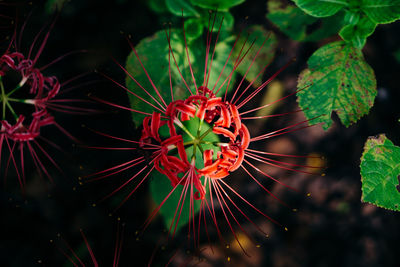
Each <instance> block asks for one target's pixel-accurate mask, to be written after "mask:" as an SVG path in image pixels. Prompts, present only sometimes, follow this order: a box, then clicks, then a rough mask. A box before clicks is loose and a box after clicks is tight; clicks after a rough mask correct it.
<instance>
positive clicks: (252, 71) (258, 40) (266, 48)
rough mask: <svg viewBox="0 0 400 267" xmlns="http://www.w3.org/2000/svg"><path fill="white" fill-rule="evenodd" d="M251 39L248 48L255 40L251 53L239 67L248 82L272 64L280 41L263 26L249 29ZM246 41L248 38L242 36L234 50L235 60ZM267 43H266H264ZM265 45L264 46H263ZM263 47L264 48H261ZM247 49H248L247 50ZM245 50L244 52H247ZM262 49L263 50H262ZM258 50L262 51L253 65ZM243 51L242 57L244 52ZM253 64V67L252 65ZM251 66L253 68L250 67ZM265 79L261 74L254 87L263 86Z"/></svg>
mask: <svg viewBox="0 0 400 267" xmlns="http://www.w3.org/2000/svg"><path fill="white" fill-rule="evenodd" d="M249 33H250V38H249V39H248V40H247V46H250V44H251V42H252V41H253V40H255V42H254V45H253V47H252V49H251V50H250V51H249V53H248V55H247V56H246V58H245V59H244V60H243V61H242V63H241V64H240V65H239V66H238V68H237V71H238V72H239V73H240V74H241V75H242V76H244V75H246V80H247V81H249V82H252V81H253V80H254V79H256V77H257V75H258V74H259V73H260V71H261V70H262V69H263V68H264V67H265V66H266V65H268V64H270V63H271V62H272V60H273V59H274V56H275V51H276V47H277V45H278V41H277V39H276V36H275V34H274V33H272V32H267V31H266V30H265V29H264V28H263V27H262V26H260V25H254V26H252V27H250V28H249ZM245 41H246V36H243V35H242V36H241V37H240V39H239V41H238V42H237V45H236V46H235V50H234V54H233V55H234V58H237V57H238V56H239V52H240V50H241V48H242V47H243V43H244V42H245ZM264 42H265V43H264ZM263 43H264V45H263ZM261 46H262V48H261ZM245 49H246V48H245ZM245 49H243V51H245ZM260 49H261V50H260ZM258 50H260V52H259V54H258V55H257V58H256V60H255V61H254V63H253V64H252V61H253V58H254V57H255V56H256V54H257V52H258ZM243 51H242V54H241V56H243V54H244V52H243ZM251 64H252V65H251ZM250 66H251V67H250ZM249 67H250V68H249ZM262 79H263V73H261V74H260V75H259V76H258V77H257V79H256V80H255V81H254V84H253V86H254V87H258V86H260V85H261V83H262Z"/></svg>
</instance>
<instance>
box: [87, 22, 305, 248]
mask: <svg viewBox="0 0 400 267" xmlns="http://www.w3.org/2000/svg"><path fill="white" fill-rule="evenodd" d="M210 21H211V20H210ZM214 21H215V18H214ZM221 24H222V21H221ZM213 25H214V23H213ZM212 28H213V26H211V27H210V26H209V31H208V34H207V48H206V49H207V51H206V58H205V69H204V77H203V81H202V82H201V84H199V83H198V81H196V79H195V73H194V72H193V68H192V64H191V59H190V56H189V51H188V50H189V49H188V45H187V43H186V36H185V32H184V31H183V38H184V41H185V50H186V56H187V62H188V64H189V68H190V75H191V80H192V81H191V82H192V83H193V86H189V83H190V81H187V80H185V78H184V77H183V75H182V74H181V70H180V69H179V67H178V64H177V63H176V60H175V55H174V52H173V49H172V45H171V39H170V36H171V35H170V32H168V31H166V37H167V40H168V44H169V57H168V58H169V59H170V61H169V63H170V65H169V77H170V81H171V68H172V67H173V66H171V65H173V64H174V63H175V67H176V68H177V70H178V72H179V73H180V78H181V79H182V81H183V83H184V84H185V85H186V87H187V90H188V91H189V93H190V96H189V97H187V98H186V99H175V96H174V94H173V92H174V87H173V85H172V83H171V86H170V91H171V101H170V102H169V103H168V101H167V100H166V99H164V98H163V97H162V96H161V93H160V91H159V88H157V87H156V85H155V84H154V83H153V81H152V79H151V73H148V72H147V70H146V68H145V67H144V65H143V63H142V61H141V59H140V56H139V55H138V53H137V51H136V49H135V47H134V46H133V45H132V44H131V48H132V51H133V52H134V54H135V56H136V58H137V60H138V62H139V64H140V65H141V67H142V68H143V71H144V73H145V74H146V75H147V78H148V80H149V82H150V84H151V85H152V90H154V93H155V94H154V95H152V94H151V93H150V90H148V89H145V88H144V87H143V86H142V85H141V84H140V83H139V82H138V81H137V80H136V79H135V77H134V74H133V73H129V72H128V71H127V70H126V69H124V68H123V67H122V66H121V65H120V64H119V63H118V62H116V63H117V64H118V65H119V66H120V67H121V68H122V69H123V70H124V72H125V73H126V74H127V75H128V77H130V78H131V79H132V80H133V81H134V82H135V83H136V85H137V86H138V87H139V88H141V89H142V90H143V91H144V92H145V93H146V94H147V95H148V96H149V97H150V98H151V99H152V101H150V100H146V99H145V98H142V97H140V96H139V95H137V94H136V93H135V92H133V91H130V90H129V89H128V88H126V87H125V86H123V85H122V84H120V83H118V82H116V81H115V80H113V79H112V78H110V77H108V76H107V75H104V76H105V77H106V78H108V79H110V80H111V81H112V82H114V83H115V84H117V85H118V86H119V87H121V88H123V89H124V90H126V91H128V93H130V94H132V95H134V96H135V97H137V98H139V99H140V100H142V101H143V102H144V103H146V104H147V105H150V106H152V107H153V108H154V112H153V113H151V114H150V113H146V112H144V111H140V110H135V109H131V108H127V107H123V106H120V105H117V104H113V103H110V102H108V101H105V100H101V99H97V100H98V101H101V102H103V103H105V104H109V105H112V106H115V107H119V108H122V109H125V110H130V111H132V112H134V113H139V114H144V115H146V117H145V119H144V120H143V130H142V134H141V138H140V139H139V140H138V141H135V140H127V139H122V138H119V137H115V136H110V135H107V134H104V133H99V132H97V133H99V134H101V135H104V136H106V137H110V138H113V139H116V140H120V141H124V142H127V143H130V144H134V146H133V147H132V148H130V147H120V148H105V147H97V148H103V149H116V150H117V149H121V150H127V149H132V150H139V151H145V155H142V156H140V157H137V158H135V159H133V160H131V161H128V162H126V163H123V164H120V165H117V166H114V167H112V168H109V169H106V170H103V171H100V172H97V173H95V174H92V175H90V176H89V177H94V178H92V180H99V179H104V178H107V177H109V176H111V175H114V174H117V173H120V172H123V171H126V170H128V169H130V168H133V167H138V166H142V167H140V170H139V171H138V172H137V173H135V174H134V175H133V176H132V177H130V178H129V179H127V181H126V182H124V183H123V184H122V185H121V186H119V187H118V188H116V189H115V190H114V191H113V192H111V193H110V194H109V195H108V196H106V198H107V197H109V196H111V195H113V194H115V193H116V192H118V191H120V190H121V189H122V188H124V187H125V186H126V185H128V184H129V183H131V182H132V181H134V180H136V179H137V177H140V176H141V175H142V176H143V178H141V180H140V181H139V182H138V183H137V185H136V187H135V188H134V189H133V190H132V191H131V192H130V193H129V194H128V196H127V197H126V198H125V199H124V200H123V201H122V202H121V204H120V205H122V204H123V203H124V202H125V201H126V200H127V199H128V198H130V196H131V195H132V194H133V193H134V192H135V191H136V190H137V189H138V187H140V185H142V184H143V182H144V181H145V180H146V179H147V178H148V177H149V175H150V173H151V172H153V171H158V172H159V173H162V174H164V175H165V179H169V181H170V182H171V185H172V190H171V191H170V192H169V193H168V194H167V196H166V197H165V199H164V200H163V201H162V202H161V203H160V204H159V205H158V206H157V207H156V208H155V209H154V210H153V211H152V212H151V214H150V216H149V217H148V219H147V220H146V221H145V223H144V226H143V231H144V230H145V229H146V228H147V227H148V225H149V224H150V222H151V221H152V220H153V218H154V217H155V216H156V214H157V213H158V212H159V211H160V209H161V207H162V206H163V205H164V204H165V202H166V201H167V200H168V198H169V197H170V196H171V195H172V194H173V193H174V192H175V191H176V189H177V188H178V187H183V190H182V193H181V195H180V199H179V203H178V205H177V207H176V209H175V210H171V213H172V214H174V218H173V221H172V223H171V225H170V229H169V234H171V235H172V237H173V236H174V235H175V232H176V229H177V225H178V222H179V220H180V217H181V214H182V208H183V204H184V202H185V200H189V201H190V208H189V209H190V211H189V214H190V215H189V216H190V218H189V224H188V231H189V236H192V237H193V240H194V243H195V245H196V242H198V241H199V238H200V228H201V225H202V224H204V227H205V230H206V233H207V236H208V231H207V222H206V213H208V214H209V216H210V217H211V220H212V224H214V226H215V227H216V230H217V233H218V235H219V237H220V239H221V240H222V241H223V237H222V235H221V227H220V225H219V223H218V218H217V213H216V209H217V206H218V209H220V210H221V212H222V214H223V218H224V219H225V222H226V224H227V226H228V229H229V230H230V231H231V232H232V234H233V235H234V237H235V239H236V241H237V242H238V244H239V245H240V246H241V247H242V245H241V244H240V241H239V239H238V237H237V234H236V231H235V228H236V225H237V227H239V228H240V230H241V231H243V232H244V233H245V234H247V232H246V230H245V229H244V228H243V227H242V226H241V224H240V222H239V219H238V216H242V218H245V219H246V220H248V221H249V222H250V223H251V224H253V225H254V226H255V227H256V228H257V229H258V230H259V231H261V232H262V233H264V231H263V230H262V229H261V228H260V227H259V226H258V225H257V224H256V223H255V222H254V221H253V220H252V219H251V218H250V217H249V216H248V215H247V214H246V212H245V208H246V209H247V208H250V209H252V210H253V211H254V212H256V213H258V214H260V215H261V216H263V217H265V218H266V219H268V220H270V221H272V222H274V223H276V224H277V225H280V224H279V223H278V222H277V221H276V220H275V219H273V218H271V217H270V216H268V215H267V214H266V213H265V212H263V211H262V210H261V209H259V208H257V207H256V206H255V205H253V204H252V203H250V201H248V200H247V198H246V197H245V196H242V195H241V194H240V193H239V192H238V191H237V190H236V189H234V188H233V187H232V186H231V185H230V182H231V181H230V179H229V178H228V177H229V175H230V174H231V173H232V172H235V171H236V170H238V169H242V170H243V171H244V172H245V173H246V174H247V175H248V177H249V178H250V180H252V181H254V182H255V183H257V184H258V185H259V186H260V187H261V188H262V189H263V190H264V191H266V192H267V193H268V194H269V195H271V196H272V197H273V198H276V199H277V200H278V201H280V200H279V199H278V198H277V197H276V196H275V195H274V194H273V193H272V192H271V191H270V190H268V189H267V188H266V187H265V186H264V185H262V183H261V182H260V181H259V180H258V179H257V178H256V176H255V175H254V174H252V173H251V172H250V169H252V170H255V171H257V172H258V173H259V174H260V175H261V176H263V177H264V178H268V179H271V180H273V181H275V182H277V183H279V184H282V185H284V186H286V187H288V188H290V189H292V190H295V189H294V188H292V187H290V186H289V185H285V184H283V183H282V182H281V181H279V179H277V178H275V177H273V176H271V175H269V174H268V173H266V172H264V171H263V170H261V169H259V168H258V167H256V166H255V163H254V162H258V163H264V164H266V165H269V166H275V167H280V168H283V169H285V170H290V171H298V172H304V173H309V172H306V171H303V170H298V169H295V168H294V167H301V168H308V167H311V166H303V165H296V164H292V163H286V162H282V161H280V160H276V159H274V157H275V158H276V157H302V156H295V155H284V154H278V153H271V152H266V151H261V150H258V149H257V145H254V147H255V148H251V147H252V145H253V144H255V143H257V142H258V141H263V140H266V139H269V138H272V137H276V136H280V135H283V134H286V133H290V132H293V131H297V130H300V129H303V128H306V127H309V126H308V125H307V122H308V121H302V122H299V123H296V124H293V125H290V126H287V127H284V128H281V129H278V130H275V131H273V132H268V133H265V134H262V135H259V136H252V135H251V133H250V132H249V129H248V127H247V125H246V120H250V119H258V118H262V117H251V116H249V115H247V114H250V113H252V112H254V111H257V110H259V109H263V108H265V107H267V106H269V105H271V104H273V103H270V104H268V105H264V106H261V107H257V108H253V109H249V110H244V107H245V105H246V104H247V103H248V102H249V101H251V100H254V99H255V98H256V96H257V95H258V94H259V93H260V92H261V91H262V90H263V89H264V88H266V86H267V85H268V83H270V82H271V81H272V79H273V78H275V77H276V76H277V75H278V74H279V73H280V72H281V71H283V70H284V69H285V68H286V66H287V65H286V66H284V67H282V68H281V69H280V70H279V71H278V72H276V73H275V74H273V75H272V76H271V77H270V78H269V79H268V80H266V81H265V82H263V83H262V84H261V85H260V86H258V87H257V88H255V89H253V87H252V85H253V83H254V81H255V79H257V78H258V77H259V76H260V75H262V73H263V72H264V70H265V69H266V67H267V66H265V67H264V68H263V69H262V70H261V71H260V72H259V73H258V75H257V76H256V77H255V79H254V80H253V81H251V82H250V83H249V84H248V85H247V86H246V87H244V86H243V85H244V83H243V82H244V79H245V78H246V75H244V77H243V78H242V80H241V81H240V83H239V85H238V86H237V87H236V88H235V89H234V92H233V94H232V96H231V97H229V96H228V94H227V90H228V86H227V87H226V90H225V92H223V91H224V89H222V88H223V86H224V85H227V84H229V82H230V79H231V77H232V75H233V73H234V72H235V70H236V69H237V68H238V66H239V65H240V64H241V63H242V61H243V60H245V59H246V58H248V57H250V56H249V55H250V54H251V53H250V51H251V49H252V45H250V46H249V47H248V48H247V49H244V48H245V44H243V47H242V48H241V50H240V53H239V55H238V56H237V58H236V59H232V58H231V57H232V54H233V53H232V52H233V49H234V47H235V45H236V44H237V41H238V38H239V36H238V37H237V39H236V41H235V43H234V45H233V48H232V50H231V52H230V54H229V56H228V58H227V59H226V63H225V66H226V65H227V63H228V62H229V61H230V60H233V61H234V67H233V70H232V72H230V73H229V74H228V77H227V78H226V79H225V80H224V81H223V82H222V85H220V86H217V85H218V82H219V79H220V78H221V76H222V72H224V69H225V66H224V68H223V69H222V72H221V74H220V75H219V77H218V80H217V82H216V83H215V84H211V85H210V84H209V77H210V70H211V68H212V63H213V57H214V53H215V47H216V44H217V42H215V46H214V47H212V45H211V43H212V41H211V40H212ZM219 33H220V32H219V31H218V33H217V37H216V40H218V37H219ZM264 43H265V42H264ZM261 48H262V47H261ZM261 48H260V49H259V50H258V51H256V52H255V55H253V56H251V57H250V60H251V62H252V63H251V64H250V66H249V67H248V70H247V72H248V71H249V69H250V68H251V67H252V65H253V63H254V61H255V60H256V59H257V57H258V55H259V53H260V50H261ZM247 72H246V74H247ZM243 87H244V88H243ZM295 93H296V92H294V93H291V94H290V95H287V96H285V97H283V98H281V99H279V100H277V101H281V100H284V99H286V98H287V97H289V96H291V95H293V94H295ZM277 101H275V102H277ZM286 114H288V113H285V114H279V115H272V116H280V115H286ZM190 120H197V121H199V123H198V127H197V128H196V129H188V128H187V127H186V126H185V121H190ZM165 125H166V127H167V128H168V133H169V134H168V135H167V136H165V135H162V134H161V131H160V129H161V128H162V127H163V126H165ZM211 132H212V133H214V134H216V135H217V136H219V137H220V138H219V139H220V141H215V142H214V141H210V140H208V138H207V137H208V135H209V134H210V133H211ZM210 146H212V148H209V147H210ZM198 151H199V152H200V155H201V156H200V157H201V159H202V160H201V162H203V165H202V166H198V165H197V164H196V159H198V157H199V156H198V153H197V152H198ZM195 201H200V212H199V214H198V219H197V220H196V219H195V211H194V202H195ZM238 202H241V203H238ZM280 202H282V201H280ZM282 203H283V202H282ZM243 205H244V206H246V207H243ZM118 207H119V206H118ZM285 229H286V228H285ZM223 242H224V241H223ZM243 251H244V249H243Z"/></svg>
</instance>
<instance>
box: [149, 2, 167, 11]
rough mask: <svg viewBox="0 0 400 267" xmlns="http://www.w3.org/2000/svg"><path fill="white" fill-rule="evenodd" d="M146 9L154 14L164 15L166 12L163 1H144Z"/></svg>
mask: <svg viewBox="0 0 400 267" xmlns="http://www.w3.org/2000/svg"><path fill="white" fill-rule="evenodd" d="M146 3H147V5H148V7H149V8H150V9H151V10H153V11H154V12H156V13H166V12H168V8H167V5H166V4H165V0H148V1H146Z"/></svg>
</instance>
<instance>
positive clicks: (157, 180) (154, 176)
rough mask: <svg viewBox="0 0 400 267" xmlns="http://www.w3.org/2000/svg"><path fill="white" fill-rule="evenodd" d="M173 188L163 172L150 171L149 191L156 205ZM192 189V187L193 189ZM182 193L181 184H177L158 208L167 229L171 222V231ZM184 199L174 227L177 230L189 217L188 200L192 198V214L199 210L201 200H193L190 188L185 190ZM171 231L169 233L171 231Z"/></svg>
mask: <svg viewBox="0 0 400 267" xmlns="http://www.w3.org/2000/svg"><path fill="white" fill-rule="evenodd" d="M172 190H173V187H172V185H171V182H170V181H169V179H168V178H167V176H165V175H164V174H161V173H159V172H158V171H155V170H154V171H153V172H152V173H151V181H150V193H151V196H152V198H153V200H154V201H155V202H156V203H157V206H158V205H160V204H161V203H162V202H163V201H164V199H165V197H167V196H168V194H169V193H170V192H171V191H172ZM193 190H194V189H193ZM182 193H183V185H178V187H177V188H176V189H175V191H174V192H173V193H172V194H171V195H170V197H169V198H168V199H167V200H166V201H165V203H164V204H163V206H162V207H161V208H160V211H159V212H160V214H161V216H162V217H163V221H164V225H165V227H166V229H167V230H169V229H170V226H171V224H172V223H173V224H172V230H171V231H172V232H173V230H174V228H175V225H176V222H177V220H178V215H179V212H180V207H179V209H178V212H177V215H176V216H175V218H174V215H175V211H176V209H177V207H178V203H179V200H180V198H181V195H182ZM183 197H185V201H184V202H183V207H182V212H181V215H180V217H179V221H178V225H177V227H176V231H179V229H180V228H182V227H183V226H185V225H186V224H187V223H188V222H189V218H190V200H191V199H192V200H193V207H194V214H197V213H198V212H199V211H200V206H201V205H200V204H201V200H195V199H194V198H191V196H190V188H189V189H188V191H187V192H186V196H185V195H184V196H183ZM183 197H182V200H181V205H182V201H183ZM172 232H171V233H172Z"/></svg>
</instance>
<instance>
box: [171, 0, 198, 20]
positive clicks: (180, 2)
mask: <svg viewBox="0 0 400 267" xmlns="http://www.w3.org/2000/svg"><path fill="white" fill-rule="evenodd" d="M165 4H166V6H167V8H168V10H169V11H170V12H171V13H172V14H174V15H175V16H182V12H183V16H184V17H189V16H195V17H198V16H199V15H200V14H199V12H197V10H196V8H195V7H194V6H193V5H192V4H191V3H190V2H189V0H166V1H165Z"/></svg>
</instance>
